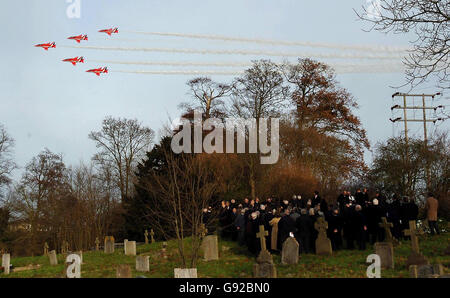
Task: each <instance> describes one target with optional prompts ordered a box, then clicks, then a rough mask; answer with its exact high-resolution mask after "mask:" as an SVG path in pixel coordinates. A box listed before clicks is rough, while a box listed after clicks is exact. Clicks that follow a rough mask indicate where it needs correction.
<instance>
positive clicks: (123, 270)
mask: <svg viewBox="0 0 450 298" xmlns="http://www.w3.org/2000/svg"><path fill="white" fill-rule="evenodd" d="M116 277H117V278H131V267H130V265H126V264H122V265H118V266H117V268H116Z"/></svg>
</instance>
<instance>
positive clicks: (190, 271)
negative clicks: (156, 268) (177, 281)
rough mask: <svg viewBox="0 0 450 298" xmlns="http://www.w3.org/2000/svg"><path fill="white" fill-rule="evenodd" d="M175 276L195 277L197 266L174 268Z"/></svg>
mask: <svg viewBox="0 0 450 298" xmlns="http://www.w3.org/2000/svg"><path fill="white" fill-rule="evenodd" d="M173 274H174V276H175V278H197V268H175V269H174V270H173Z"/></svg>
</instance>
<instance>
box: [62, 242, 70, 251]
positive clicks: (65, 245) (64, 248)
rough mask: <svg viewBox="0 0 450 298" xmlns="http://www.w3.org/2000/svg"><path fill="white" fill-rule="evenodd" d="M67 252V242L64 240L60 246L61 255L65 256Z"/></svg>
mask: <svg viewBox="0 0 450 298" xmlns="http://www.w3.org/2000/svg"><path fill="white" fill-rule="evenodd" d="M68 252H69V242H67V241H66V240H64V241H63V242H62V245H61V254H66V253H68Z"/></svg>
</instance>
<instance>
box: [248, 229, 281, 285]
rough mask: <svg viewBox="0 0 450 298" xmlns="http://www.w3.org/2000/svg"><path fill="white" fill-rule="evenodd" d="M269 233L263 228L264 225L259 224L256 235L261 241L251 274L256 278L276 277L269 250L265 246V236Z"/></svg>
mask: <svg viewBox="0 0 450 298" xmlns="http://www.w3.org/2000/svg"><path fill="white" fill-rule="evenodd" d="M268 235H269V233H268V232H267V231H265V230H264V226H263V225H261V226H259V232H258V233H257V234H256V237H258V238H259V241H260V243H261V252H260V253H259V255H258V257H257V258H256V264H254V265H253V275H254V277H256V278H276V277H277V270H276V268H275V264H274V263H273V258H272V255H271V254H270V252H269V251H268V250H267V248H266V236H268Z"/></svg>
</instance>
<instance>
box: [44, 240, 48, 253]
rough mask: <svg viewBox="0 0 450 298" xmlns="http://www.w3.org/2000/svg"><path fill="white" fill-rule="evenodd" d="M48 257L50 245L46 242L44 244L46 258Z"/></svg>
mask: <svg viewBox="0 0 450 298" xmlns="http://www.w3.org/2000/svg"><path fill="white" fill-rule="evenodd" d="M47 255H48V243H47V242H45V243H44V256H47Z"/></svg>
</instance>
